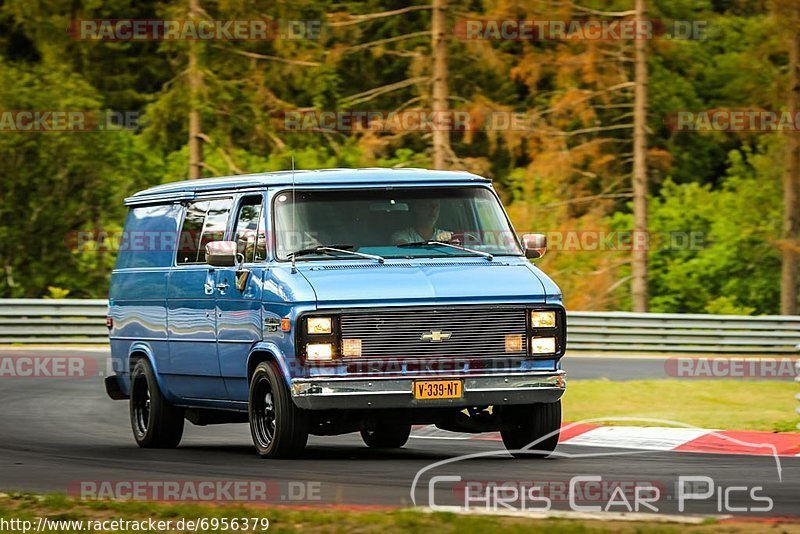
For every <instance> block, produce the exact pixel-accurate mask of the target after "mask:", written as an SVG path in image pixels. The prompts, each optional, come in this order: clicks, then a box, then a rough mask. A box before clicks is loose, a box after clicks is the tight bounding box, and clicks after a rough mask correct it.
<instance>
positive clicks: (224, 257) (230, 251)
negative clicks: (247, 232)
mask: <svg viewBox="0 0 800 534" xmlns="http://www.w3.org/2000/svg"><path fill="white" fill-rule="evenodd" d="M236 253H237V248H236V241H212V242H211V243H208V244H206V263H208V264H209V265H212V266H214V267H233V266H235V265H236Z"/></svg>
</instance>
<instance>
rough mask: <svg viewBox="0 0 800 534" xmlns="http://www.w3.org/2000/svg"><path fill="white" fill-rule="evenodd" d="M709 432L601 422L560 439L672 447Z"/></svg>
mask: <svg viewBox="0 0 800 534" xmlns="http://www.w3.org/2000/svg"><path fill="white" fill-rule="evenodd" d="M709 432H710V430H706V429H700V428H668V427H636V426H601V427H597V428H593V429H592V430H589V431H587V432H584V433H583V434H579V435H577V436H575V437H574V438H572V439H569V440H566V441H564V442H563V443H564V444H566V445H583V446H586V447H608V448H615V449H641V450H648V451H671V450H673V449H675V448H677V447H679V446H681V445H683V444H684V443H688V442H690V441H692V440H694V439H697V438H699V437H701V436H704V435H706V434H708V433H709Z"/></svg>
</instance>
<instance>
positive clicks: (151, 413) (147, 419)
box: [130, 358, 184, 449]
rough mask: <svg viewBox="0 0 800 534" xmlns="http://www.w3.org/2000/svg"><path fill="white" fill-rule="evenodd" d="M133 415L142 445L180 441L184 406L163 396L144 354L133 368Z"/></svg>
mask: <svg viewBox="0 0 800 534" xmlns="http://www.w3.org/2000/svg"><path fill="white" fill-rule="evenodd" d="M130 416H131V428H132V430H133V437H134V438H135V439H136V443H138V444H139V446H140V447H142V448H145V449H174V448H175V447H177V446H178V444H179V443H180V442H181V438H182V437H183V421H184V419H183V410H181V409H180V408H176V407H175V406H172V405H171V404H170V403H169V402H167V400H166V399H165V398H164V395H163V394H162V393H161V389H159V387H158V382H157V381H156V375H155V373H154V372H153V368H152V367H151V366H150V362H149V361H148V360H147V359H145V358H142V359H140V360H139V361H137V362H136V365H134V367H133V372H131V400H130Z"/></svg>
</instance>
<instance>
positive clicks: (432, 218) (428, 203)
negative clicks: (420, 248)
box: [392, 198, 453, 245]
mask: <svg viewBox="0 0 800 534" xmlns="http://www.w3.org/2000/svg"><path fill="white" fill-rule="evenodd" d="M409 207H410V208H411V216H412V218H413V221H412V224H411V226H409V227H408V228H403V229H402V230H399V231H397V232H395V233H394V234H392V243H394V244H395V245H402V244H403V243H419V242H423V241H442V242H445V243H447V242H448V241H450V240H451V239H452V238H453V233H452V232H448V231H447V230H443V229H441V228H437V227H436V222H437V221H438V220H439V213H440V212H441V209H442V203H441V201H440V200H439V199H438V198H424V199H420V200H416V201H412V202H409Z"/></svg>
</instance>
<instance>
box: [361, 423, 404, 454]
mask: <svg viewBox="0 0 800 534" xmlns="http://www.w3.org/2000/svg"><path fill="white" fill-rule="evenodd" d="M410 435H411V425H379V426H377V427H375V428H367V429H364V430H362V431H361V439H363V440H364V443H366V444H367V447H370V448H373V449H399V448H400V447H402V446H403V445H405V444H406V442H407V441H408V437H409V436H410Z"/></svg>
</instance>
